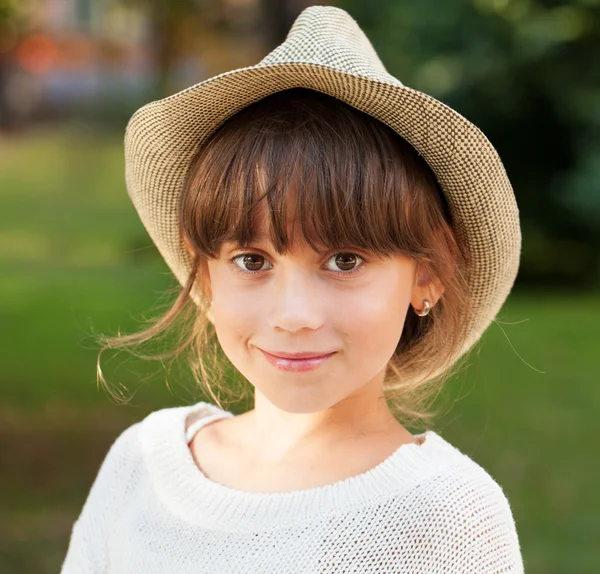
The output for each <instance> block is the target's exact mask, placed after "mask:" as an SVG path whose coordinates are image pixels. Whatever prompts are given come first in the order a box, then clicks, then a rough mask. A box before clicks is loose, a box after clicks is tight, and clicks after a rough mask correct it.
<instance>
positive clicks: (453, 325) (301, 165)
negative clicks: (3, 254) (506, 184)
mask: <svg viewBox="0 0 600 574" xmlns="http://www.w3.org/2000/svg"><path fill="white" fill-rule="evenodd" d="M293 184H296V185H293ZM292 186H293V187H294V188H295V189H296V190H298V196H297V199H298V202H297V208H298V212H297V219H298V221H299V223H300V225H301V230H302V235H303V237H304V239H305V240H306V241H307V242H308V244H309V245H310V246H311V247H312V248H313V249H314V250H315V251H317V252H319V253H321V252H322V251H324V250H326V249H335V248H339V249H343V248H345V247H347V246H349V245H352V246H356V247H359V248H362V249H365V250H367V251H370V252H372V253H374V254H376V255H379V256H382V257H388V256H393V255H394V254H403V255H406V256H409V257H411V258H413V259H414V260H415V261H416V262H417V265H418V266H422V268H424V269H425V270H426V271H427V272H428V273H429V274H430V276H431V277H434V278H436V279H437V280H439V282H440V283H441V284H442V285H443V287H444V293H443V295H442V297H441V298H440V300H439V301H438V302H437V304H436V305H435V306H434V307H433V308H432V309H431V311H430V313H429V315H427V316H425V317H419V316H418V315H416V313H415V312H414V310H413V309H412V306H411V307H409V310H408V313H407V316H406V321H405V325H404V329H403V332H402V335H401V338H400V340H399V342H398V345H397V348H396V350H395V352H394V354H393V356H392V357H391V359H390V361H389V363H388V369H387V371H386V377H385V381H384V391H385V395H386V399H387V400H388V401H389V402H390V408H391V409H392V411H393V412H394V413H395V414H396V415H397V416H402V417H403V418H405V419H406V418H408V419H411V420H415V419H416V420H418V419H421V420H423V421H426V420H429V419H430V418H431V417H432V414H431V413H428V412H426V410H425V409H424V405H425V403H426V402H427V401H429V400H431V399H432V398H433V397H434V395H435V394H437V393H436V391H437V390H438V389H440V388H441V385H442V383H443V382H444V381H445V380H447V378H448V377H449V376H450V375H451V374H452V372H451V368H452V367H453V366H454V367H456V366H457V362H456V359H457V357H458V354H459V350H460V349H461V347H462V345H463V343H464V336H465V333H464V321H463V317H464V316H466V314H467V313H468V312H469V306H470V303H469V289H468V285H467V283H466V281H465V280H464V277H463V274H462V269H463V268H464V264H465V260H464V254H463V253H462V252H461V250H460V249H459V247H458V244H457V242H456V239H455V236H454V234H453V231H452V218H451V213H450V211H449V209H448V205H447V203H446V201H445V199H444V196H443V194H442V192H441V189H440V188H439V185H438V182H437V180H436V177H435V175H434V173H433V172H432V171H431V169H430V168H429V166H428V165H427V163H426V162H425V161H424V160H423V159H422V158H421V157H420V155H419V154H418V153H417V151H416V150H415V149H414V148H413V147H412V146H411V145H409V144H408V143H407V142H406V141H405V140H404V139H403V138H401V137H400V136H399V135H398V134H397V133H396V132H395V131H393V130H392V129H391V128H389V127H387V126H386V125H384V124H383V123H381V122H380V121H378V120H376V119H375V118H373V117H371V116H369V115H368V114H365V113H363V112H361V111H359V110H357V109H355V108H352V107H351V106H349V105H348V104H346V103H344V102H342V101H340V100H337V99H336V98H333V97H331V96H328V95H325V94H322V93H319V92H316V91H313V90H309V89H304V88H294V89H290V90H285V91H282V92H278V93H276V94H273V95H271V96H269V97H266V98H264V99H262V100H260V101H258V102H257V103H255V104H253V105H251V106H249V107H247V108H245V109H243V110H242V111H240V112H239V113H237V114H236V115H234V116H233V117H231V118H230V119H229V120H228V121H226V122H225V123H224V124H223V125H221V126H220V127H219V129H217V130H216V131H215V132H214V133H213V134H212V135H211V137H210V138H209V140H208V141H207V142H206V143H205V144H204V145H203V146H202V147H201V149H200V150H199V152H198V154H197V155H196V157H195V159H194V161H193V163H192V165H191V167H190V170H189V172H188V176H187V179H186V183H185V186H184V189H183V193H182V198H181V211H180V214H181V232H182V239H185V240H186V241H187V242H188V244H189V245H190V246H191V248H192V249H193V251H194V253H195V256H194V261H193V269H192V273H191V274H190V277H189V280H188V282H187V284H186V285H185V286H184V288H183V290H181V292H180V293H179V296H178V297H177V298H176V300H175V301H174V303H173V304H172V306H171V308H170V309H168V311H167V312H166V313H165V314H164V315H162V316H161V317H160V318H159V319H158V321H156V322H155V323H154V324H152V325H151V326H150V327H149V328H147V329H145V330H143V331H141V332H139V333H136V334H133V335H126V336H118V337H103V338H102V339H101V341H102V342H103V343H104V347H103V348H102V349H101V351H100V354H101V353H102V352H103V351H104V350H105V349H107V348H128V349H129V348H130V347H132V346H135V345H138V344H140V343H144V342H146V341H149V340H150V339H152V338H154V337H155V336H156V335H159V334H162V333H164V332H166V331H168V330H169V329H171V328H172V327H176V326H179V327H181V331H180V336H179V338H178V341H177V344H176V345H175V348H173V349H172V350H171V351H169V352H167V353H164V354H160V355H157V354H154V355H148V356H147V355H142V354H140V353H135V354H136V355H138V356H142V357H145V358H160V359H163V358H167V357H168V358H171V359H173V360H174V359H176V358H177V357H178V356H180V355H181V354H182V353H183V352H184V351H186V350H187V351H189V355H188V359H189V364H190V365H191V367H192V370H193V373H194V375H195V379H196V381H197V382H198V383H199V384H200V385H201V386H202V387H203V388H204V389H205V390H206V391H207V393H208V394H209V395H210V396H211V397H212V398H213V399H214V400H215V401H216V402H217V403H218V404H220V398H219V397H218V396H217V394H216V393H215V390H218V391H219V393H223V392H224V393H227V394H229V395H230V396H232V397H235V398H236V399H239V398H241V397H242V395H243V391H244V390H246V391H247V390H249V389H248V385H247V384H246V385H244V384H243V383H242V385H241V386H240V388H237V389H235V390H234V389H233V388H232V386H231V384H230V381H229V378H228V381H227V382H226V381H225V378H226V377H224V376H223V370H222V367H223V366H224V365H225V363H226V362H227V361H226V359H224V357H222V356H221V353H220V352H219V345H218V342H217V340H216V335H215V332H214V327H213V325H212V324H211V323H210V322H209V321H208V320H207V318H206V316H205V313H206V311H207V304H208V303H207V297H202V298H201V299H202V300H201V301H200V302H198V301H197V304H194V303H193V302H192V300H191V297H190V293H191V292H192V289H193V288H194V289H195V288H199V290H200V292H201V293H203V292H204V291H203V287H202V286H205V285H206V281H207V266H206V261H207V260H208V259H211V258H216V257H218V255H219V251H220V247H221V245H222V243H223V242H225V241H233V242H235V243H237V244H239V246H240V247H247V246H248V245H250V243H251V242H252V241H253V240H254V238H255V234H256V231H257V230H256V225H255V224H256V220H255V217H254V214H255V210H256V207H257V205H259V203H261V202H264V201H266V202H267V206H268V209H267V213H268V216H269V221H270V239H271V242H272V244H273V247H274V249H275V250H276V251H277V253H279V254H285V253H286V252H287V251H288V250H289V249H290V247H291V246H290V237H289V236H288V221H287V218H288V215H287V214H288V213H290V212H289V211H288V203H287V201H288V198H289V196H290V195H291V194H290V193H288V190H289V189H291V187H292ZM261 205H264V203H261ZM292 223H295V221H294V222H292ZM176 319H177V320H176ZM99 359H100V355H99V357H98V360H99ZM98 365H99V363H98ZM98 376H99V380H102V382H103V383H104V382H105V381H104V378H103V376H102V373H101V371H100V370H99V367H98ZM240 393H242V394H240Z"/></svg>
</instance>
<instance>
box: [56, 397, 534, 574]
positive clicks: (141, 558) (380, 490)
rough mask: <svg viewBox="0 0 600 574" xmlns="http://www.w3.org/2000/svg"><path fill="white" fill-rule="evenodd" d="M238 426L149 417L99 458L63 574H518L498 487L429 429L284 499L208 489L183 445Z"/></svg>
mask: <svg viewBox="0 0 600 574" xmlns="http://www.w3.org/2000/svg"><path fill="white" fill-rule="evenodd" d="M228 416H234V415H233V414H232V413H230V412H228V411H224V410H221V409H219V408H218V407H216V406H215V405H212V404H210V403H205V402H200V403H197V404H195V405H191V406H183V407H172V408H165V409H160V410H157V411H154V412H153V413H151V414H150V415H148V416H147V417H146V418H145V419H143V420H142V421H140V422H137V423H135V424H133V425H132V426H130V427H128V428H127V429H126V430H125V431H123V433H122V434H121V435H120V436H119V437H118V438H117V439H116V441H115V442H114V443H113V445H112V446H111V448H110V450H109V452H108V454H107V456H106V457H105V459H104V461H103V462H102V465H101V467H100V471H99V473H98V475H97V477H96V479H95V481H94V483H93V485H92V487H91V490H90V492H89V495H88V497H87V499H86V501H85V504H84V506H83V509H82V511H81V513H80V515H79V517H78V519H77V520H76V521H75V523H74V525H73V529H72V533H71V539H70V542H69V547H68V551H67V555H66V557H65V560H64V562H63V566H62V570H61V574H87V573H92V572H93V573H94V574H100V573H103V574H106V573H110V574H120V573H122V574H125V573H126V574H138V573H139V574H142V573H143V574H159V573H160V574H170V573H173V574H175V573H176V574H187V573H190V574H191V573H194V574H201V573H211V574H218V573H232V574H233V573H235V574H240V573H244V572H247V573H253V574H260V573H265V574H267V573H277V574H285V573H292V572H293V573H323V574H325V573H327V574H333V573H342V572H343V573H347V572H360V573H365V574H367V573H375V572H377V573H379V574H383V573H410V574H425V573H427V574H435V573H445V574H453V573H454V574H459V573H460V574H500V573H508V572H510V573H519V572H523V562H522V558H521V553H520V547H519V540H518V537H517V532H516V528H515V523H514V520H513V516H512V513H511V509H510V506H509V502H508V500H507V499H506V497H505V495H504V493H503V491H502V488H501V487H500V486H499V485H498V483H497V482H495V481H494V479H493V478H492V477H491V476H490V475H489V474H488V473H487V472H486V471H485V470H484V469H483V468H482V467H481V466H479V465H478V464H477V463H475V462H474V461H473V460H472V459H471V458H469V457H468V456H467V455H465V454H463V453H462V452H460V451H459V450H458V449H456V448H455V447H454V446H452V445H451V444H450V443H448V442H447V441H445V440H444V439H443V438H442V437H441V436H440V435H438V434H436V433H435V432H433V431H431V430H429V431H427V432H425V433H423V434H422V435H419V436H421V437H424V438H425V441H424V442H423V444H421V445H416V444H405V445H403V446H401V447H400V448H398V449H397V450H396V451H395V452H394V453H393V454H392V455H391V456H389V457H388V458H387V459H385V460H384V461H383V462H382V463H381V464H379V465H377V466H376V467H374V468H372V469H371V470H369V471H367V472H365V473H362V474H359V475H356V476H353V477H350V478H347V479H344V480H341V481H338V482H336V483H333V484H329V485H325V486H320V487H315V488H310V489H305V490H295V491H291V492H283V493H260V492H249V491H242V490H237V489H233V488H230V487H227V486H225V485H222V484H219V483H217V482H214V481H212V480H211V479H209V478H208V477H207V476H206V475H204V474H203V473H202V471H201V470H200V469H199V468H198V466H197V465H196V463H195V461H194V459H193V457H192V453H191V451H190V449H189V442H190V441H191V439H192V437H193V435H194V433H195V432H197V430H198V429H199V428H200V427H201V426H203V425H204V424H207V423H209V422H211V421H214V420H216V419H218V418H222V417H228Z"/></svg>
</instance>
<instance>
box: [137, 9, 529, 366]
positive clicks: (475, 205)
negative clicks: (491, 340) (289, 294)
mask: <svg viewBox="0 0 600 574" xmlns="http://www.w3.org/2000/svg"><path fill="white" fill-rule="evenodd" d="M296 87H303V88H310V89H312V90H316V91H319V92H323V93H325V94H328V95H330V96H333V97H335V98H338V99H339V100H342V101H344V102H346V103H347V104H349V105H351V106H353V107H355V108H357V109H359V110H361V111H363V112H365V113H367V114H369V115H371V116H373V117H375V118H377V119H378V120H380V121H381V122H383V123H384V124H386V125H388V126H390V127H391V128H392V129H394V130H395V131H396V132H397V133H398V134H400V136H402V137H403V138H404V139H405V140H407V141H408V142H409V143H410V144H411V145H412V146H413V147H414V148H415V149H416V150H417V151H418V152H419V153H420V154H421V155H422V156H423V158H424V159H425V160H426V162H427V163H428V165H429V166H430V168H431V169H432V170H433V172H434V173H435V175H436V177H437V179H438V182H439V184H440V186H441V188H442V191H443V192H444V194H445V197H446V200H447V202H448V204H449V207H450V211H451V213H452V217H453V225H454V231H455V235H456V238H457V241H458V242H459V245H460V246H461V249H462V251H463V253H464V254H465V256H466V257H467V259H468V262H469V263H468V267H467V270H466V273H467V279H468V281H469V284H470V286H471V294H472V297H473V301H474V304H473V308H472V310H471V313H470V314H469V316H468V317H465V320H466V321H467V326H466V329H467V333H468V336H467V339H466V341H465V344H464V346H463V349H462V351H461V353H460V355H462V354H464V353H466V352H467V351H468V350H469V349H470V348H471V347H472V346H473V345H474V344H475V342H476V341H477V340H478V339H479V338H480V337H481V335H482V334H483V332H484V331H485V329H486V328H487V327H488V326H489V325H490V323H491V321H492V320H493V319H494V317H495V316H496V314H497V313H498V311H499V310H500V308H501V307H502V305H503V303H504V301H505V300H506V298H507V297H508V294H509V293H510V290H511V288H512V286H513V283H514V280H515V278H516V275H517V271H518V267H519V259H520V251H521V231H520V225H519V211H518V207H517V204H516V201H515V197H514V193H513V190H512V186H511V184H510V181H509V180H508V177H507V175H506V171H505V169H504V167H503V165H502V162H501V160H500V158H499V156H498V154H497V152H496V150H495V149H494V147H493V146H492V144H491V143H490V142H489V140H488V139H487V138H486V136H485V135H484V134H483V133H482V132H481V131H480V130H479V129H478V128H477V127H476V126H475V125H473V124H472V123H471V122H469V121H468V120H467V119H465V118H464V117H463V116H462V115H460V114H459V113H457V112H456V111H454V110H452V109H451V108H450V107H448V106H447V105H445V104H443V103H441V102H439V101H438V100H436V99H435V98H433V97H431V96H429V95H427V94H425V93H422V92H419V91H417V90H414V89H411V88H409V87H407V86H404V85H403V84H402V82H400V81H399V80H398V79H397V78H394V77H393V76H391V75H390V74H389V73H388V72H387V71H386V69H385V67H384V66H383V64H382V62H381V61H380V59H379V57H378V56H377V54H376V53H375V50H374V49H373V46H372V45H371V43H370V42H369V40H368V38H367V37H366V36H365V34H364V33H363V31H362V30H361V29H360V27H359V26H358V24H357V23H356V22H355V21H354V20H353V18H352V17H351V16H350V15H349V14H348V13H347V12H345V11H344V10H342V9H340V8H335V7H328V6H311V7H309V8H306V9H305V10H304V11H303V12H302V13H301V14H300V15H299V16H298V18H297V19H296V21H295V22H294V24H293V26H292V28H291V29H290V31H289V33H288V36H287V38H286V40H285V41H284V42H283V43H282V44H281V45H280V46H278V47H277V48H275V49H274V50H273V51H272V52H270V53H269V54H268V55H267V56H266V57H265V58H264V59H263V60H262V61H261V62H259V63H258V64H256V65H255V66H250V67H246V68H240V69H237V70H233V71H230V72H226V73H223V74H220V75H218V76H215V77H213V78H210V79H207V80H205V81H203V82H200V83H198V84H196V85H194V86H191V87H189V88H187V89H185V90H183V91H181V92H179V93H177V94H174V95H172V96H169V97H167V98H164V99H162V100H158V101H155V102H151V103H149V104H147V105H145V106H143V107H142V108H140V109H139V110H138V111H137V112H136V113H135V114H134V115H133V116H132V117H131V119H130V121H129V123H128V126H127V129H126V133H125V166H126V183H127V189H128V193H129V195H130V197H131V200H132V201H133V204H134V206H135V208H136V210H137V211H138V213H139V216H140V218H141V220H142V223H143V224H144V226H145V228H146V230H147V231H148V233H149V235H150V237H151V238H152V240H153V241H154V243H155V244H156V246H157V248H158V250H159V252H160V253H161V255H162V256H163V257H164V259H165V261H166V263H167V264H168V265H169V267H170V269H171V270H172V271H173V273H174V275H175V277H176V278H177V279H178V281H179V282H180V283H182V284H185V282H186V281H187V279H188V277H189V273H190V268H191V259H190V256H189V255H188V253H187V251H186V249H185V248H184V245H183V244H182V242H181V240H180V236H179V205H180V203H179V201H180V193H181V190H182V185H183V182H184V180H185V177H186V174H187V171H188V168H189V165H190V162H191V160H192V159H193V157H194V155H195V154H196V153H197V151H198V149H199V147H200V146H202V144H203V142H205V141H206V139H207V138H208V137H209V136H210V134H211V133H213V132H214V131H215V130H216V129H217V128H218V127H219V126H220V125H221V124H222V123H223V122H225V121H226V120H227V119H228V118H230V117H231V116H233V115H234V114H236V113H237V112H238V111H240V110H241V109H243V108H245V107H247V106H249V105H250V104H252V103H254V102H256V101H258V100H260V99H262V98H264V97H266V96H268V95H270V94H272V93H275V92H278V91H281V90H286V89H289V88H296ZM199 297H200V295H199V293H198V292H196V291H195V292H194V293H193V298H194V300H195V301H196V302H198V301H199ZM456 358H457V359H458V356H457V357H456Z"/></svg>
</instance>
